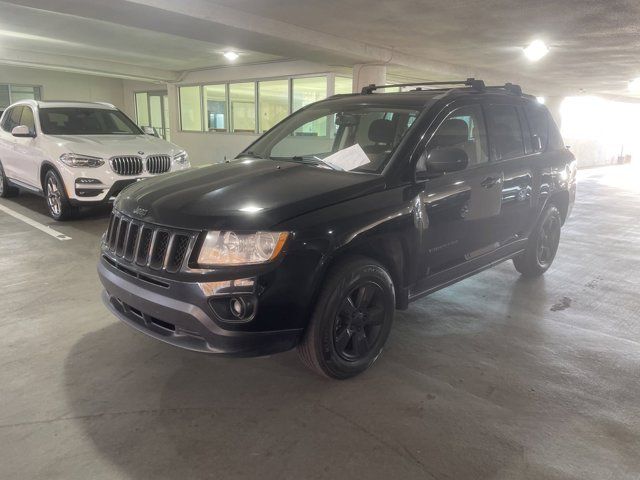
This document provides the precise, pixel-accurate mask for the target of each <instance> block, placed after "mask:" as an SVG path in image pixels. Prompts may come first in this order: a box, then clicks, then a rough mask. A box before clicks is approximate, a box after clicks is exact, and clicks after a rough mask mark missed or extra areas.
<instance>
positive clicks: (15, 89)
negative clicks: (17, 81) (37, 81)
mask: <svg viewBox="0 0 640 480" xmlns="http://www.w3.org/2000/svg"><path fill="white" fill-rule="evenodd" d="M40 94H41V90H40V87H34V86H32V85H9V84H3V85H0V108H6V107H8V106H9V105H11V104H12V103H14V102H17V101H18V100H40V99H41V95H40Z"/></svg>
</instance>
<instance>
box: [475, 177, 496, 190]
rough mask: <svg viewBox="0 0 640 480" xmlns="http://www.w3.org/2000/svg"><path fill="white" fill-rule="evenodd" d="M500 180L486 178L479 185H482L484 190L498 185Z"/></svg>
mask: <svg viewBox="0 0 640 480" xmlns="http://www.w3.org/2000/svg"><path fill="white" fill-rule="evenodd" d="M500 178H501V177H487V178H485V179H484V180H483V181H482V182H480V185H482V186H483V187H484V188H491V187H493V186H494V185H495V184H496V183H500Z"/></svg>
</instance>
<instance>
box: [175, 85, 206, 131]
mask: <svg viewBox="0 0 640 480" xmlns="http://www.w3.org/2000/svg"><path fill="white" fill-rule="evenodd" d="M180 125H181V126H182V130H187V131H195V132H201V131H202V100H201V98H200V87H198V86H195V87H180Z"/></svg>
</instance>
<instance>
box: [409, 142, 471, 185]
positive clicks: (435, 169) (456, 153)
mask: <svg viewBox="0 0 640 480" xmlns="http://www.w3.org/2000/svg"><path fill="white" fill-rule="evenodd" d="M420 165H422V167H421V168H420ZM467 165H469V156H468V155H467V152H465V151H464V150H463V149H461V148H457V147H444V148H434V149H433V150H430V151H429V152H425V153H424V154H423V157H422V158H420V160H419V161H418V166H419V168H418V170H417V171H416V180H426V179H428V178H432V177H435V176H438V175H442V174H443V173H449V172H457V171H460V170H464V169H465V168H467Z"/></svg>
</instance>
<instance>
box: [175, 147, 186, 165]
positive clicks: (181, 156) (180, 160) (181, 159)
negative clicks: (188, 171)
mask: <svg viewBox="0 0 640 480" xmlns="http://www.w3.org/2000/svg"><path fill="white" fill-rule="evenodd" d="M173 161H174V162H176V165H186V166H187V167H188V166H189V154H188V153H187V152H185V151H184V150H182V151H181V152H178V153H176V154H175V155H174V156H173Z"/></svg>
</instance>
